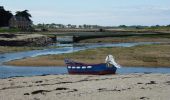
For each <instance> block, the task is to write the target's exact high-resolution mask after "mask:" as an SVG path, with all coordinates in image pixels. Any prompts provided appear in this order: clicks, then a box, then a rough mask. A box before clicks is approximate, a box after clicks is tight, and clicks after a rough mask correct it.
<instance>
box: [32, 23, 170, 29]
mask: <svg viewBox="0 0 170 100" xmlns="http://www.w3.org/2000/svg"><path fill="white" fill-rule="evenodd" d="M33 27H34V28H39V29H62V28H63V29H117V28H119V29H120V28H122V29H157V28H170V25H162V26H161V25H154V26H141V25H132V26H126V25H119V26H100V25H87V24H83V25H72V24H67V25H64V24H55V23H51V24H37V25H33Z"/></svg>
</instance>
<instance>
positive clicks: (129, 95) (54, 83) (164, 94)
mask: <svg viewBox="0 0 170 100" xmlns="http://www.w3.org/2000/svg"><path fill="white" fill-rule="evenodd" d="M169 93H170V74H129V75H103V76H92V75H48V76H34V77H18V78H8V79H0V99H1V100H169V98H170V95H169Z"/></svg>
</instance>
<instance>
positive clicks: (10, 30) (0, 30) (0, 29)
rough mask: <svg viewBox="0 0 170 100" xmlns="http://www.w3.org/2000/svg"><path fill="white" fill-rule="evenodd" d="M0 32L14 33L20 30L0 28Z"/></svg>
mask: <svg viewBox="0 0 170 100" xmlns="http://www.w3.org/2000/svg"><path fill="white" fill-rule="evenodd" d="M0 32H2V33H3V32H9V33H16V32H20V30H19V29H15V28H13V29H4V28H0Z"/></svg>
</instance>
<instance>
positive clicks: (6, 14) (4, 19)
mask: <svg viewBox="0 0 170 100" xmlns="http://www.w3.org/2000/svg"><path fill="white" fill-rule="evenodd" d="M12 16H13V15H12V13H11V12H10V11H6V10H5V9H4V8H3V7H0V27H4V26H8V25H9V19H10V18H11V17H12Z"/></svg>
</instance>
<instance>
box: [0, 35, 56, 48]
mask: <svg viewBox="0 0 170 100" xmlns="http://www.w3.org/2000/svg"><path fill="white" fill-rule="evenodd" d="M52 42H53V40H52V39H51V38H49V37H47V36H45V35H40V34H11V33H0V46H45V45H48V44H50V43H52Z"/></svg>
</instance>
